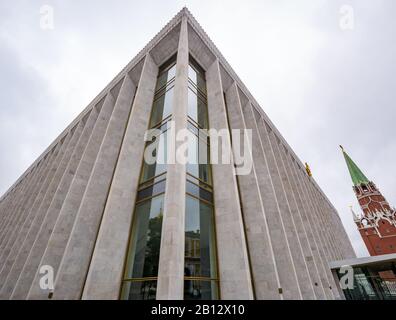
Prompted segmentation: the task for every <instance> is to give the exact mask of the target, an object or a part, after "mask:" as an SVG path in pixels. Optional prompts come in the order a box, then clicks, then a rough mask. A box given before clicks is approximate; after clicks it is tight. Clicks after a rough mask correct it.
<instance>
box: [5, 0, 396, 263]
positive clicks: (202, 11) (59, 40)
mask: <svg viewBox="0 0 396 320" xmlns="http://www.w3.org/2000/svg"><path fill="white" fill-rule="evenodd" d="M43 5H49V6H51V7H52V8H53V10H54V11H53V13H54V20H53V22H54V25H53V26H54V28H53V29H52V30H48V29H43V28H41V27H40V18H41V15H40V8H41V7H42V6H43ZM184 5H186V6H187V7H188V8H189V10H190V11H191V13H192V14H193V15H194V16H195V18H196V19H197V20H198V22H199V23H200V24H201V26H202V27H203V28H204V29H205V31H206V32H207V33H208V35H209V37H210V38H211V39H212V40H213V41H214V43H215V44H216V46H217V47H218V48H219V49H220V51H221V52H222V53H223V55H224V56H225V57H226V59H227V60H228V62H229V63H230V64H231V66H232V67H233V68H234V70H235V71H236V73H237V74H238V75H239V76H240V78H241V79H242V81H243V82H244V83H245V84H246V86H247V87H248V88H249V90H250V91H251V93H252V94H253V96H254V97H255V98H256V99H257V101H258V102H259V103H260V105H261V106H262V108H263V109H264V111H265V112H266V113H267V114H268V115H269V117H270V118H271V119H272V121H273V122H274V123H275V125H276V126H277V127H278V129H279V130H280V132H281V133H282V134H283V136H284V137H285V138H286V140H287V141H288V142H289V144H290V145H291V147H292V148H293V149H294V151H295V152H296V154H297V155H298V156H299V157H300V159H301V160H302V161H304V162H305V161H307V162H308V163H309V164H310V166H311V169H312V172H313V175H314V178H315V179H316V181H317V182H318V183H319V185H320V186H321V188H322V189H323V190H324V192H325V193H326V194H327V195H328V197H329V198H330V200H331V201H332V203H333V204H334V205H335V207H336V208H337V210H338V212H339V214H340V216H341V218H342V221H343V223H344V226H345V228H346V229H347V232H348V235H349V237H350V239H351V241H352V244H353V246H354V248H355V251H356V253H357V254H358V256H365V255H368V253H367V251H366V249H365V246H364V244H363V242H362V240H361V239H360V235H359V234H358V232H357V230H356V227H355V225H354V223H353V221H352V216H351V213H350V211H349V208H348V206H349V205H351V204H352V205H353V206H354V208H355V211H357V212H359V208H358V204H357V201H356V199H355V196H354V194H353V192H352V189H351V179H350V177H349V174H348V171H347V167H346V165H345V163H344V160H343V157H342V154H341V152H340V150H339V147H338V145H339V144H342V145H343V146H344V147H345V149H346V150H347V151H348V153H349V154H350V156H351V157H352V158H353V159H354V160H355V162H357V164H358V165H359V166H360V168H361V169H362V170H363V172H364V173H365V174H366V176H367V177H368V178H369V179H371V180H373V181H374V182H375V183H376V184H377V186H378V187H379V188H380V190H381V191H382V192H383V194H384V195H385V197H386V198H387V199H388V201H389V202H390V203H391V205H394V204H396V194H395V190H396V180H395V178H394V174H393V171H394V164H395V159H396V142H395V139H394V136H395V127H394V119H395V116H396V111H395V106H394V101H395V100H396V99H395V98H396V87H395V75H396V63H395V62H396V61H395V60H396V41H395V39H396V19H395V16H396V1H394V0H375V1H374V0H356V1H352V0H349V1H346V0H345V1H337V0H327V1H325V0H310V1H303V0H299V1H294V0H289V1H280V0H273V1H269V0H266V1H263V0H260V1H240V0H239V1H229V0H228V1H213V0H212V1H203V0H199V1H186V0H185V1H149V0H146V1H131V0H129V1H121V0H117V1H77V0H75V1H72V0H69V1H50V0H48V1H13V2H12V1H1V2H0V150H1V151H2V154H1V157H0V194H3V193H4V192H5V191H6V190H7V189H8V187H9V186H10V185H11V184H12V183H13V182H14V181H15V180H16V179H17V178H18V177H19V176H20V175H21V174H22V173H23V172H24V171H25V170H26V168H27V167H28V166H29V165H30V164H31V163H32V162H33V161H34V160H35V159H36V158H37V157H38V156H39V155H40V154H41V153H42V152H43V151H44V149H45V148H46V147H47V146H48V145H49V144H50V143H51V142H52V141H53V140H54V139H55V138H56V137H57V136H58V135H59V133H60V132H61V131H63V129H64V128H65V127H66V126H67V125H68V124H69V123H70V122H71V121H72V120H73V119H74V118H75V117H76V116H77V115H78V114H79V113H80V112H81V110H82V109H83V108H84V107H85V106H87V105H88V103H89V102H90V101H91V100H92V99H93V98H94V97H95V96H96V95H97V94H98V93H99V91H100V90H101V89H103V88H104V87H105V86H106V84H107V83H108V82H109V81H110V80H112V78H113V77H114V76H115V75H116V74H117V73H118V72H119V71H120V70H121V69H122V68H123V67H124V66H125V65H126V64H127V63H128V62H129V61H130V60H131V59H132V58H133V57H134V56H135V55H136V54H137V53H138V52H139V51H140V50H141V49H142V48H143V47H144V45H145V44H146V43H147V42H148V41H149V40H151V39H152V37H153V36H154V35H155V34H156V33H157V32H158V31H159V30H160V29H161V28H162V27H163V26H164V25H165V24H166V23H167V22H168V21H169V20H170V19H171V18H172V17H173V16H174V15H175V14H176V13H177V12H178V11H179V10H180V9H181V8H182V7H183V6H184ZM343 5H348V6H349V7H347V9H348V8H349V9H348V10H349V11H347V12H345V11H342V10H341V8H342V6H343ZM350 9H353V11H352V13H353V18H354V19H353V20H351V19H349V20H347V19H346V15H347V14H349V13H351V11H350ZM340 10H341V11H340ZM348 17H351V16H350V15H348ZM351 22H353V23H354V24H353V25H351ZM351 26H352V27H353V28H350V27H351ZM323 227H326V226H323Z"/></svg>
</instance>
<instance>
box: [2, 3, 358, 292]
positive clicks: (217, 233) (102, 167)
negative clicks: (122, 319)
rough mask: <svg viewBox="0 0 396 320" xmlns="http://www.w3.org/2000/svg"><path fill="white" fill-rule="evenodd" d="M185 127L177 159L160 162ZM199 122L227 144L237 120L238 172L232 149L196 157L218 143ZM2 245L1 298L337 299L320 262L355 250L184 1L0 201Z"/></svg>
mask: <svg viewBox="0 0 396 320" xmlns="http://www.w3.org/2000/svg"><path fill="white" fill-rule="evenodd" d="M252 45H253V44H252ZM248 58H249V56H247V59H248ZM256 68H260V61H257V66H256ZM263 72H265V70H263ZM43 116H44V115H43ZM149 129H157V130H155V134H154V136H153V137H152V138H153V140H150V141H145V134H146V133H147V132H148V131H149ZM182 129H184V130H185V131H188V132H189V133H190V135H191V136H192V138H191V139H189V142H188V143H189V144H188V152H189V161H188V162H187V163H181V162H176V163H169V162H163V161H157V159H164V157H165V155H167V154H168V151H169V150H167V149H168V147H169V145H168V144H167V143H164V142H165V141H168V140H167V139H168V137H169V136H172V135H171V133H172V130H175V131H176V132H180V131H181V130H182ZM200 129H212V130H215V131H217V132H220V131H223V133H224V134H223V140H224V141H225V143H226V144H227V145H229V144H231V143H232V144H233V145H234V144H235V143H236V140H237V139H235V137H234V136H232V135H231V134H230V130H233V131H232V132H234V131H235V130H236V129H239V130H241V132H245V131H248V130H247V129H249V130H250V132H251V137H252V139H251V141H248V143H246V144H245V151H246V154H247V155H251V160H252V161H251V170H249V171H248V172H245V173H244V174H240V175H236V174H235V173H236V172H237V170H238V169H239V168H238V166H239V164H238V165H235V164H234V162H235V161H234V160H235V159H234V155H233V154H232V156H231V159H230V160H231V161H229V162H228V163H213V162H214V161H211V162H210V163H206V162H201V161H198V160H199V159H200V155H201V152H204V151H209V155H210V157H209V159H211V160H213V158H214V152H212V151H213V149H214V151H215V152H217V150H216V149H215V147H214V143H212V142H213V140H212V136H206V135H205V134H200V132H201V131H202V130H200ZM150 132H152V131H150ZM154 141H156V142H159V148H157V149H156V152H155V153H152V156H154V160H155V161H154V162H148V161H146V158H145V157H144V154H145V151H147V148H151V147H152V143H154ZM175 147H176V148H177V147H179V142H178V141H176V145H175ZM206 153H208V152H206ZM171 154H172V152H171ZM167 163H168V164H167ZM0 255H1V256H0V297H1V298H3V299H101V298H102V299H156V298H157V299H336V298H340V293H339V292H338V290H337V289H336V284H335V283H334V279H333V277H332V274H331V272H330V269H329V267H328V263H329V261H331V260H339V259H346V258H349V257H354V256H355V254H354V252H353V250H352V247H351V244H350V241H349V239H348V237H347V235H346V233H345V230H344V228H343V226H342V224H341V221H340V218H339V216H338V214H337V212H336V210H335V209H334V207H333V206H332V204H331V203H330V201H329V200H328V199H327V197H326V196H325V195H324V193H323V192H322V190H321V189H320V188H319V186H318V185H317V184H316V182H315V181H314V180H313V178H311V177H309V176H308V175H307V173H306V171H305V168H304V165H303V164H302V163H301V161H300V160H299V159H298V157H297V156H296V155H295V153H294V152H293V150H292V149H291V148H290V146H289V145H288V144H287V142H286V141H285V139H284V138H283V137H282V135H281V134H280V133H279V131H278V130H277V129H276V127H275V126H274V125H273V123H272V122H271V121H270V119H269V118H268V117H267V115H266V114H265V113H264V111H263V109H262V108H261V107H260V106H259V104H258V103H257V102H256V100H255V99H254V98H253V97H252V95H251V94H250V92H249V91H248V89H247V88H246V87H245V86H244V84H243V83H242V82H241V80H240V79H239V78H238V76H237V75H236V74H235V72H234V71H233V69H232V68H231V67H230V65H229V64H228V63H227V61H226V60H225V59H224V57H223V56H222V54H221V53H220V52H219V50H218V49H217V48H216V46H215V45H214V44H213V42H212V41H211V40H210V39H209V37H208V36H207V35H206V33H205V32H204V31H203V29H202V28H201V27H200V25H199V24H198V23H197V21H196V20H195V19H194V17H193V16H192V15H191V14H190V13H189V11H188V10H187V9H185V8H184V9H183V10H181V11H180V12H179V13H178V14H177V15H176V16H175V17H174V18H173V19H172V20H171V21H170V22H169V23H168V24H167V25H166V26H165V27H164V28H163V29H162V30H161V31H160V32H159V33H158V34H157V35H156V36H155V37H154V38H153V39H152V40H151V41H150V42H149V43H148V45H147V46H146V47H145V48H144V49H143V50H142V51H141V52H139V54H138V55H137V56H136V57H135V58H133V59H132V61H131V62H130V63H129V64H128V65H127V66H126V67H125V68H124V69H123V70H122V71H121V72H120V73H119V74H118V75H117V76H116V77H115V78H114V79H113V80H112V81H111V82H110V83H109V84H108V86H106V88H104V89H103V90H102V91H101V92H100V93H99V95H98V96H97V97H96V98H95V99H93V101H92V102H91V103H90V104H89V105H88V106H87V107H86V108H85V109H84V110H83V111H82V113H81V114H80V115H79V116H78V117H77V118H76V119H75V120H74V121H73V122H72V123H71V124H70V125H69V126H68V127H67V128H66V129H65V130H64V131H63V132H62V133H61V134H60V136H59V137H58V138H57V139H56V140H55V141H54V142H53V143H52V144H51V145H50V146H49V147H48V149H47V150H45V151H44V153H43V154H42V155H41V156H40V157H39V158H38V159H37V160H36V161H35V162H34V163H33V164H32V166H31V167H30V168H28V169H27V170H26V172H25V173H24V174H23V175H22V177H20V178H19V179H18V180H17V182H16V183H15V184H14V185H13V186H12V187H11V188H10V189H9V190H8V191H7V192H6V193H5V195H3V196H2V197H1V198H0ZM52 276H53V280H54V287H53V288H52V287H51V286H49V285H48V283H49V281H48V279H49V278H51V277H52ZM43 277H44V278H43Z"/></svg>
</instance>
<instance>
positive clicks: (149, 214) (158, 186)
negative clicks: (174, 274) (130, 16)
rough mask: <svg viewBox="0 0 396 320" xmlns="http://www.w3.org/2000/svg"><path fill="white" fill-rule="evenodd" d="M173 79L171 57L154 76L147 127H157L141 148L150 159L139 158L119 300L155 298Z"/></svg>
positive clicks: (173, 65) (173, 68) (173, 72)
mask: <svg viewBox="0 0 396 320" xmlns="http://www.w3.org/2000/svg"><path fill="white" fill-rule="evenodd" d="M174 82H175V59H174V58H172V59H170V60H169V61H168V62H166V63H165V64H164V65H163V66H162V67H161V68H160V70H159V74H158V78H157V84H156V89H155V93H154V101H153V105H152V109H151V118H150V124H149V128H150V129H154V128H155V129H158V130H157V131H156V132H157V134H156V135H154V136H153V137H152V138H153V139H152V140H151V141H149V142H147V144H146V147H145V153H146V152H148V151H149V150H150V152H151V155H152V158H153V159H154V161H153V162H147V161H146V160H147V159H143V164H142V169H141V174H140V184H139V187H138V192H137V198H136V204H135V211H134V215H133V222H132V228H131V236H130V240H129V246H128V252H127V260H126V263H125V270H124V278H123V283H122V288H121V299H127V300H152V299H155V297H156V292H157V279H158V264H159V255H160V245H161V232H162V220H163V219H162V218H163V202H164V192H165V184H166V180H165V179H166V152H167V145H166V136H167V132H168V127H169V122H168V120H170V118H171V112H172V101H173V87H174ZM154 143H155V144H156V147H154V145H153V144H154Z"/></svg>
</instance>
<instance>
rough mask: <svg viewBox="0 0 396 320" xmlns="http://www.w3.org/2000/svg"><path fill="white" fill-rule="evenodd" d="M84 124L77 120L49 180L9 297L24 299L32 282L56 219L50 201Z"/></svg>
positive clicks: (55, 197)
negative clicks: (25, 254) (53, 173)
mask: <svg viewBox="0 0 396 320" xmlns="http://www.w3.org/2000/svg"><path fill="white" fill-rule="evenodd" d="M83 128H84V124H83V123H82V122H79V123H78V124H77V125H76V128H75V130H74V133H73V137H72V138H71V140H70V143H69V144H68V146H67V149H66V151H65V154H64V156H63V158H62V160H61V161H60V164H59V167H58V169H57V172H56V174H55V177H54V179H53V181H52V182H51V186H50V188H49V191H50V192H49V193H48V195H47V196H46V198H47V199H46V203H45V205H43V206H42V208H41V210H42V212H43V213H44V215H43V218H42V219H41V222H39V221H37V222H38V223H37V225H36V226H35V231H37V232H36V234H35V238H34V241H31V244H30V247H31V249H30V251H29V255H28V256H27V257H26V260H25V263H24V266H23V269H22V271H21V272H20V273H19V277H18V280H17V281H16V283H15V287H14V290H13V293H12V295H11V299H17V300H22V299H25V298H26V296H27V294H28V292H29V289H30V285H31V284H32V280H33V277H34V275H35V272H36V270H37V266H38V264H39V263H40V260H41V256H42V253H43V252H44V249H45V247H46V245H47V241H48V238H49V236H50V234H51V230H52V227H53V225H54V223H55V220H56V216H55V215H56V213H57V212H59V211H58V210H55V211H54V210H53V208H52V207H51V206H52V203H54V201H55V202H56V200H57V198H58V197H59V192H57V191H58V189H59V187H61V188H62V187H63V185H62V184H63V176H64V175H65V173H66V174H67V170H68V165H69V162H70V160H71V157H72V155H73V150H74V149H75V147H76V145H77V142H78V140H79V138H80V136H81V133H82V131H83ZM62 200H63V199H62ZM58 203H59V205H61V204H62V201H60V202H58Z"/></svg>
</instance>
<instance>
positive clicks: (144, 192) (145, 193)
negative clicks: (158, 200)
mask: <svg viewBox="0 0 396 320" xmlns="http://www.w3.org/2000/svg"><path fill="white" fill-rule="evenodd" d="M165 185H166V181H165V179H164V180H162V181H160V182H157V183H155V184H153V185H151V186H149V187H147V188H144V189H141V190H139V191H138V195H137V199H136V201H140V200H143V199H146V198H149V197H153V196H155V195H157V194H160V193H163V192H165Z"/></svg>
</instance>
